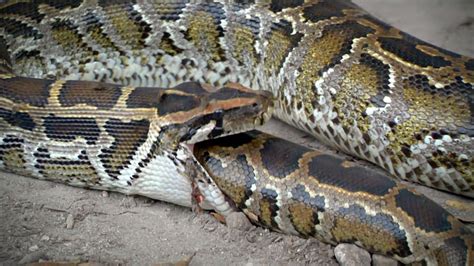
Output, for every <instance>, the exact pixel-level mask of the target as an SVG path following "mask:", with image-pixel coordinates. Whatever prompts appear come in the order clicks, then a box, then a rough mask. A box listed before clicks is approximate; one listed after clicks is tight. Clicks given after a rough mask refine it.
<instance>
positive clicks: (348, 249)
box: [334, 244, 371, 266]
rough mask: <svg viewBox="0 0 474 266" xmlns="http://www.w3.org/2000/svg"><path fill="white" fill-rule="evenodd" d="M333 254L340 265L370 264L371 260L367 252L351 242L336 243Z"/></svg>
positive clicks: (367, 265)
mask: <svg viewBox="0 0 474 266" xmlns="http://www.w3.org/2000/svg"><path fill="white" fill-rule="evenodd" d="M334 255H335V256H336V260H337V261H338V262H339V264H340V265H342V266H359V265H363V266H370V262H371V259H370V254H369V252H367V251H366V250H364V249H361V248H359V247H358V246H356V245H351V244H339V245H337V247H336V248H335V249H334Z"/></svg>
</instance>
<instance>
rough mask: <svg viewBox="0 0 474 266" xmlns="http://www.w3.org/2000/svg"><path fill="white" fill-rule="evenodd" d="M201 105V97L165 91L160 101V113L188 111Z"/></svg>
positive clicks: (162, 114)
mask: <svg viewBox="0 0 474 266" xmlns="http://www.w3.org/2000/svg"><path fill="white" fill-rule="evenodd" d="M200 105H201V101H200V100H199V98H197V97H195V96H190V95H179V94H174V93H173V92H170V91H164V92H163V94H161V97H160V100H159V103H158V114H159V115H160V116H164V115H167V114H172V113H176V112H186V111H189V110H192V109H194V108H197V107H199V106H200Z"/></svg>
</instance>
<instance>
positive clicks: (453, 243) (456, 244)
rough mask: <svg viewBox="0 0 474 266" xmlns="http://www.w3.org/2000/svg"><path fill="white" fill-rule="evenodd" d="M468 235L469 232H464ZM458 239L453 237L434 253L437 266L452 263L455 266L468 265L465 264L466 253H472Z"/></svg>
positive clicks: (462, 241)
mask: <svg viewBox="0 0 474 266" xmlns="http://www.w3.org/2000/svg"><path fill="white" fill-rule="evenodd" d="M465 234H466V235H467V234H470V232H465ZM472 250H473V249H472V247H468V246H467V245H466V243H465V242H464V240H463V239H462V238H460V237H453V238H450V239H448V240H445V241H444V245H443V246H442V247H441V248H440V249H439V250H438V251H437V252H436V253H435V255H436V259H437V262H438V265H450V264H452V263H453V262H454V261H455V262H456V265H469V263H468V262H467V259H468V252H472Z"/></svg>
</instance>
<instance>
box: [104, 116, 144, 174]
mask: <svg viewBox="0 0 474 266" xmlns="http://www.w3.org/2000/svg"><path fill="white" fill-rule="evenodd" d="M104 127H105V130H106V131H107V133H108V134H109V135H111V136H112V137H113V138H114V142H113V143H112V145H111V146H110V147H108V148H104V149H102V150H101V151H102V154H100V155H99V158H100V159H101V161H102V162H103V164H104V166H105V168H106V169H107V170H106V172H107V173H108V174H109V175H110V176H111V177H113V178H117V177H118V176H119V175H120V171H121V170H122V169H123V168H124V167H126V166H127V165H128V162H129V161H130V160H131V159H132V158H133V156H134V155H135V153H136V151H137V148H138V147H139V146H140V145H142V144H143V142H145V141H146V138H147V136H148V131H149V128H150V122H149V121H148V120H145V119H143V120H132V121H131V122H123V121H120V120H118V119H110V120H109V121H107V122H106V124H105V126H104Z"/></svg>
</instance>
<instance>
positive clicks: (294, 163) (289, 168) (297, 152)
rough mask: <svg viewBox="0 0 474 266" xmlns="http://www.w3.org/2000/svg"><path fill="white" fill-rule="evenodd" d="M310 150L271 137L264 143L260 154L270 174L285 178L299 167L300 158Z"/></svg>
mask: <svg viewBox="0 0 474 266" xmlns="http://www.w3.org/2000/svg"><path fill="white" fill-rule="evenodd" d="M308 151H309V149H307V148H304V147H303V146H299V145H296V144H294V143H291V142H289V141H286V140H283V139H279V138H270V139H268V140H267V141H266V142H265V143H264V144H263V149H261V150H260V155H261V156H262V162H263V165H264V166H265V168H266V169H267V170H268V173H269V174H271V175H272V176H275V177H278V178H285V177H287V176H288V175H289V174H291V173H292V172H294V171H295V170H297V169H299V167H300V166H299V163H298V160H299V159H300V158H301V157H302V156H303V155H304V154H305V153H306V152H308Z"/></svg>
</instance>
